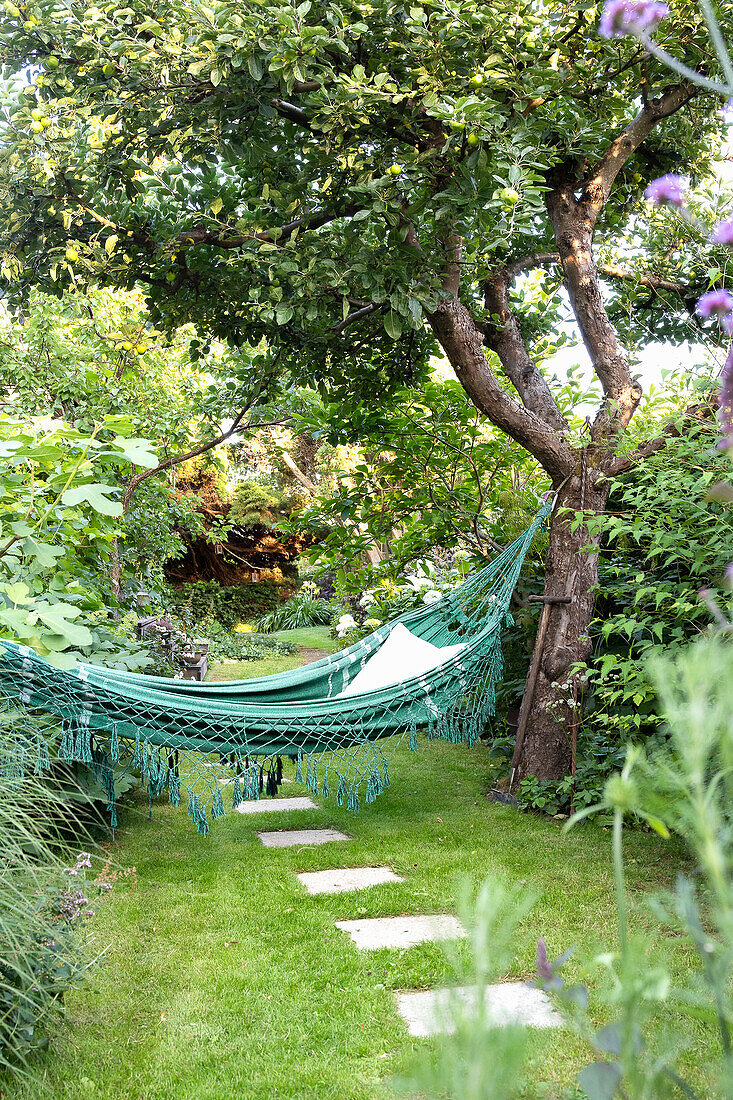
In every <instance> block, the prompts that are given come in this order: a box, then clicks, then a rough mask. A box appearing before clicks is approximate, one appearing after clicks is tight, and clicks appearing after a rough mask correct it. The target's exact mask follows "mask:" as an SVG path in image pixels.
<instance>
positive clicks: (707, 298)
mask: <svg viewBox="0 0 733 1100" xmlns="http://www.w3.org/2000/svg"><path fill="white" fill-rule="evenodd" d="M696 308H697V312H698V313H699V314H700V316H701V317H712V316H713V314H715V315H716V316H720V317H723V316H724V315H725V314H726V313H730V312H731V310H733V294H731V293H730V292H729V291H727V290H723V289H722V288H721V289H720V290H709V291H708V292H707V294H703V296H702V298H701V299H700V301H699V302H698V303H697V307H696Z"/></svg>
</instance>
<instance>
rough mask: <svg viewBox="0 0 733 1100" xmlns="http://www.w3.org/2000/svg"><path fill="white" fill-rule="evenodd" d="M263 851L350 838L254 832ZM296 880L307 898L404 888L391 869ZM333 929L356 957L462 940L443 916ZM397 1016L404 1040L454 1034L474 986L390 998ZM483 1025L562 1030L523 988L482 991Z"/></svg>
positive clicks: (511, 985)
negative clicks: (348, 941) (394, 886)
mask: <svg viewBox="0 0 733 1100" xmlns="http://www.w3.org/2000/svg"><path fill="white" fill-rule="evenodd" d="M318 808H319V807H318V805H317V804H316V803H315V802H313V800H312V799H310V798H308V797H307V796H303V797H294V798H269V799H262V800H260V801H254V802H249V801H248V802H243V803H240V805H239V807H238V809H239V812H240V813H242V814H255V813H264V812H267V811H270V812H275V811H278V810H281V811H282V810H288V811H289V810H312V809H318ZM257 836H258V837H259V839H260V840H261V842H262V844H263V845H264V846H265V847H266V848H290V847H310V846H311V845H314V844H328V843H331V842H335V841H342V840H349V839H350V838H349V837H348V836H346V835H345V834H344V833H341V832H339V831H338V829H331V828H327V829H281V830H278V831H275V832H258V833H257ZM297 877H298V878H299V879H300V881H301V882H302V883H303V885H304V886H305V888H306V890H307V891H308V893H309V894H340V893H344V892H346V891H352V890H363V889H366V888H368V887H372V886H379V885H383V884H385V883H390V882H404V879H403V878H401V877H400V876H399V875H396V874H395V873H394V871H393V870H392V869H391V867H341V868H332V869H329V870H325V871H301V872H300V873H297ZM335 923H336V927H337V928H339V929H341V930H342V931H343V932H347V933H348V934H349V936H350V937H351V939H352V941H353V942H354V944H355V945H356V947H357V948H359V949H360V950H362V951H369V950H375V949H378V948H398V947H403V948H405V947H413V946H415V945H416V944H420V943H427V942H433V941H435V940H445V939H459V938H462V937H465V936H466V935H467V932H466V929H465V928H464V927H463V925H462V924H461V922H460V921H459V920H458V919H457V918H456V917H452V916H449V915H443V914H439V915H435V916H403V917H373V918H366V919H362V920H341V921H336V922H335ZM396 997H397V1011H398V1012H399V1014H400V1016H401V1017H402V1019H403V1020H404V1021H405V1023H406V1025H407V1030H408V1032H409V1034H410V1035H412V1036H414V1037H415V1038H426V1037H428V1036H431V1035H438V1034H450V1033H451V1032H452V1031H454V1030H455V1017H456V1015H457V1014H458V1015H460V1012H461V1011H463V1012H466V1013H468V1014H471V1013H473V1012H476V1011H477V1009H478V997H479V993H478V989H477V987H476V986H456V987H455V988H444V989H430V990H417V991H405V992H401V993H397V994H396ZM484 1008H485V1011H486V1018H487V1022H490V1023H492V1024H494V1025H498V1026H506V1025H507V1024H519V1025H522V1026H526V1027H538V1028H549V1027H559V1026H561V1024H562V1020H561V1018H560V1016H559V1015H558V1014H557V1012H556V1011H555V1009H554V1008H553V1007H552V1003H551V1002H550V1000H549V998H548V997H547V995H546V994H545V993H543V992H542V991H541V990H539V989H533V988H531V987H530V986H528V985H526V984H525V983H524V982H502V983H500V984H497V985H490V986H487V987H486V989H485V991H484Z"/></svg>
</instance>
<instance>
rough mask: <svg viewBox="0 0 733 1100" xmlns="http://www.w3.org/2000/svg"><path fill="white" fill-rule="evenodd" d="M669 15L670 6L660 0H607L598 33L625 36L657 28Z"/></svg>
mask: <svg viewBox="0 0 733 1100" xmlns="http://www.w3.org/2000/svg"><path fill="white" fill-rule="evenodd" d="M668 15H669V8H668V7H667V5H666V4H661V3H659V2H658V0H606V6H605V8H604V9H603V15H602V16H601V21H600V23H599V24H598V33H599V34H600V35H601V36H602V37H603V38H623V36H624V35H625V34H640V33H642V32H646V31H654V30H656V29H657V27H658V26H659V24H660V23H661V22H662V20H663V19H666V17H667V16H668Z"/></svg>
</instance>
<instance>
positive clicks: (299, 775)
mask: <svg viewBox="0 0 733 1100" xmlns="http://www.w3.org/2000/svg"><path fill="white" fill-rule="evenodd" d="M295 782H296V783H302V782H303V756H302V754H301V751H300V749H298V763H297V765H296V768H295Z"/></svg>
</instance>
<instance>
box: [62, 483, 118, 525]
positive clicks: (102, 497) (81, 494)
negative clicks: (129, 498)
mask: <svg viewBox="0 0 733 1100" xmlns="http://www.w3.org/2000/svg"><path fill="white" fill-rule="evenodd" d="M118 491H119V490H118V489H117V488H116V487H115V486H114V485H103V484H102V483H101V482H98V481H92V482H89V484H88V485H77V486H75V487H74V488H73V489H67V490H66V491H65V492H64V493H62V494H61V503H62V504H65V505H67V506H68V507H70V508H73V507H75V506H76V505H77V504H82V503H83V502H85V501H86V503H87V504H90V505H91V506H92V508H93V509H94V510H95V512H99V513H100V515H103V516H115V517H119V516H121V515H122V504H121V503H120V502H119V501H115V500H110V499H109V496H108V495H107V494H108V493H116V492H118Z"/></svg>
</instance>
